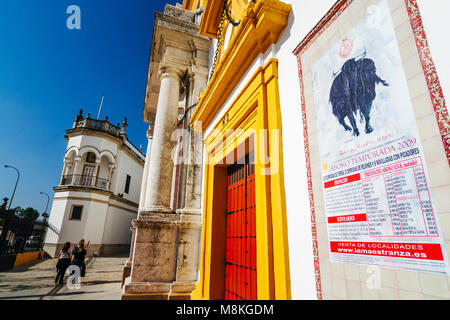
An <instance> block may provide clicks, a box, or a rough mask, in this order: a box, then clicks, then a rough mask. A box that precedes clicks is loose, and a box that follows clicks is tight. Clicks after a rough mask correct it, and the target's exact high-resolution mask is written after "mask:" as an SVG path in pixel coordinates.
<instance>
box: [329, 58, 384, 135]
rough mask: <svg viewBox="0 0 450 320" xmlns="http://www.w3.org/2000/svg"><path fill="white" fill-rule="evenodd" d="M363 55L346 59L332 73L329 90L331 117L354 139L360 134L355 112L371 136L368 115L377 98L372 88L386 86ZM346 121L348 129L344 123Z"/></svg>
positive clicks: (372, 64)
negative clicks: (379, 85)
mask: <svg viewBox="0 0 450 320" xmlns="http://www.w3.org/2000/svg"><path fill="white" fill-rule="evenodd" d="M366 56H367V52H366V51H364V53H363V54H362V55H361V56H360V57H357V58H352V59H349V60H347V61H346V62H345V63H344V65H343V66H342V68H341V70H340V71H338V72H336V73H333V78H334V81H333V84H332V86H331V90H330V103H331V106H332V112H333V114H334V116H335V117H336V119H337V120H338V121H339V123H340V124H341V125H342V127H344V129H345V130H346V131H353V135H354V136H356V137H358V136H359V134H360V132H359V129H358V127H357V125H356V120H355V118H356V116H357V113H358V112H359V115H360V117H361V121H365V133H366V134H370V133H372V132H373V128H372V127H371V125H370V112H371V110H372V104H373V101H374V100H375V98H376V96H377V93H376V91H375V86H376V85H377V84H382V85H384V86H386V87H387V86H389V85H388V83H387V82H386V81H385V80H383V79H381V78H380V77H379V76H378V75H377V68H376V65H375V62H374V61H373V60H372V59H369V58H366ZM346 118H347V119H348V120H349V121H350V124H351V127H349V126H348V125H347V124H346V123H345V119H346Z"/></svg>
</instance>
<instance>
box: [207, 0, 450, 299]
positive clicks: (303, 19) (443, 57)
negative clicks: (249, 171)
mask: <svg viewBox="0 0 450 320" xmlns="http://www.w3.org/2000/svg"><path fill="white" fill-rule="evenodd" d="M284 2H285V3H289V4H291V5H292V12H291V15H290V17H289V21H288V26H287V27H286V28H285V29H284V31H283V33H282V34H281V36H280V38H279V41H278V43H277V44H276V45H274V46H272V47H271V48H269V50H268V51H267V52H266V53H265V54H264V55H260V56H259V57H258V58H257V59H256V60H255V61H254V63H253V64H252V66H251V67H250V68H249V70H248V71H247V73H246V74H245V75H244V77H243V78H242V79H241V81H240V83H239V84H238V86H237V87H236V88H235V90H234V91H233V92H232V94H231V95H230V97H229V98H228V100H227V102H226V103H225V104H224V106H223V107H222V109H221V110H220V112H218V114H217V116H216V117H215V119H214V120H213V122H212V123H211V125H210V126H209V127H208V128H207V130H206V133H205V136H208V134H210V133H211V132H212V129H213V128H214V126H215V125H216V124H217V121H218V119H220V118H221V117H222V116H223V115H224V114H225V112H226V110H227V109H228V108H229V106H230V104H231V103H232V101H233V100H234V99H235V98H236V97H237V95H238V94H239V93H240V92H241V90H242V89H243V88H244V86H245V84H246V83H247V82H248V81H249V80H250V78H251V76H252V75H253V74H254V73H255V72H256V69H257V68H258V67H260V66H264V65H265V64H266V63H267V61H268V60H269V59H270V58H276V59H278V60H279V85H280V88H279V90H280V102H281V117H282V130H283V132H282V134H283V158H284V164H283V165H284V172H285V176H284V181H285V192H286V208H287V219H288V238H289V260H290V272H291V288H292V289H291V290H292V291H291V293H292V298H293V299H316V298H317V293H316V284H315V276H314V260H313V254H312V251H313V248H312V235H311V213H310V205H309V196H308V186H307V173H306V165H305V153H304V139H303V125H302V112H301V98H300V86H299V78H298V67H297V61H296V58H295V56H294V55H293V54H292V51H293V50H294V49H295V48H296V47H297V45H298V44H299V43H300V42H301V41H302V40H303V39H304V38H305V36H306V35H307V34H308V33H309V32H310V31H311V29H312V28H313V27H314V26H315V25H316V24H317V23H318V22H319V20H320V19H321V18H322V17H323V16H324V15H325V14H326V13H327V12H328V10H329V9H330V8H331V7H332V6H333V4H334V3H335V0H321V1H315V2H311V1H310V0H295V1H293V0H285V1H284ZM418 4H419V8H420V10H421V14H422V18H423V23H424V26H425V30H426V32H427V36H428V39H429V43H430V47H431V53H432V56H433V59H434V62H435V64H436V67H437V71H438V75H439V77H440V81H441V85H442V87H443V90H444V96H446V97H449V96H450V92H449V91H448V90H449V89H450V73H449V72H447V71H448V70H450V61H449V59H448V58H447V54H448V51H449V50H448V49H449V44H448V42H447V41H443V39H445V38H446V33H448V28H447V29H446V28H444V27H443V21H445V20H446V17H445V15H446V13H447V12H448V11H449V10H450V2H449V1H445V0H419V1H418ZM214 45H215V42H214ZM213 50H215V49H213Z"/></svg>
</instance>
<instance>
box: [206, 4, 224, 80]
mask: <svg viewBox="0 0 450 320" xmlns="http://www.w3.org/2000/svg"><path fill="white" fill-rule="evenodd" d="M226 7H227V0H224V1H223V10H222V17H221V19H220V25H219V31H218V35H217V48H216V53H215V55H214V62H213V65H212V68H211V75H210V76H209V80H211V79H212V77H213V75H214V71H215V69H216V64H217V59H219V54H220V49H221V47H222V37H223V25H224V22H225V10H226Z"/></svg>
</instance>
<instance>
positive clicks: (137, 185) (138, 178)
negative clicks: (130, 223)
mask: <svg viewBox="0 0 450 320" xmlns="http://www.w3.org/2000/svg"><path fill="white" fill-rule="evenodd" d="M117 163H118V166H116V169H115V171H114V174H113V179H112V181H111V188H112V190H111V191H112V192H113V193H114V194H119V193H120V194H123V197H124V198H125V199H127V200H130V201H133V202H135V203H139V195H140V193H141V183H142V175H143V172H144V163H138V162H137V161H136V160H135V159H133V158H131V157H130V156H129V155H128V153H126V152H124V151H122V150H119V152H118V155H117ZM127 175H129V176H130V177H131V182H130V190H129V193H128V194H127V193H125V182H126V178H127Z"/></svg>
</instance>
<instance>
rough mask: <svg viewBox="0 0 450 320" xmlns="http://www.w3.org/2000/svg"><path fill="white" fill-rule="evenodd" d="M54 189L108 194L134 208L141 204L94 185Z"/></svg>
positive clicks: (111, 198) (56, 189) (111, 197)
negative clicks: (93, 186)
mask: <svg viewBox="0 0 450 320" xmlns="http://www.w3.org/2000/svg"><path fill="white" fill-rule="evenodd" d="M53 190H54V191H55V192H82V193H94V194H99V195H103V196H107V197H109V199H110V202H111V200H114V201H117V202H120V203H123V204H126V205H127V206H130V207H133V208H136V209H137V208H139V204H138V203H136V202H133V201H130V200H127V199H125V198H122V197H119V196H117V195H115V194H113V193H112V192H111V191H108V190H101V189H97V188H92V187H80V186H57V187H54V188H53ZM89 200H92V199H90V198H86V201H89Z"/></svg>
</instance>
